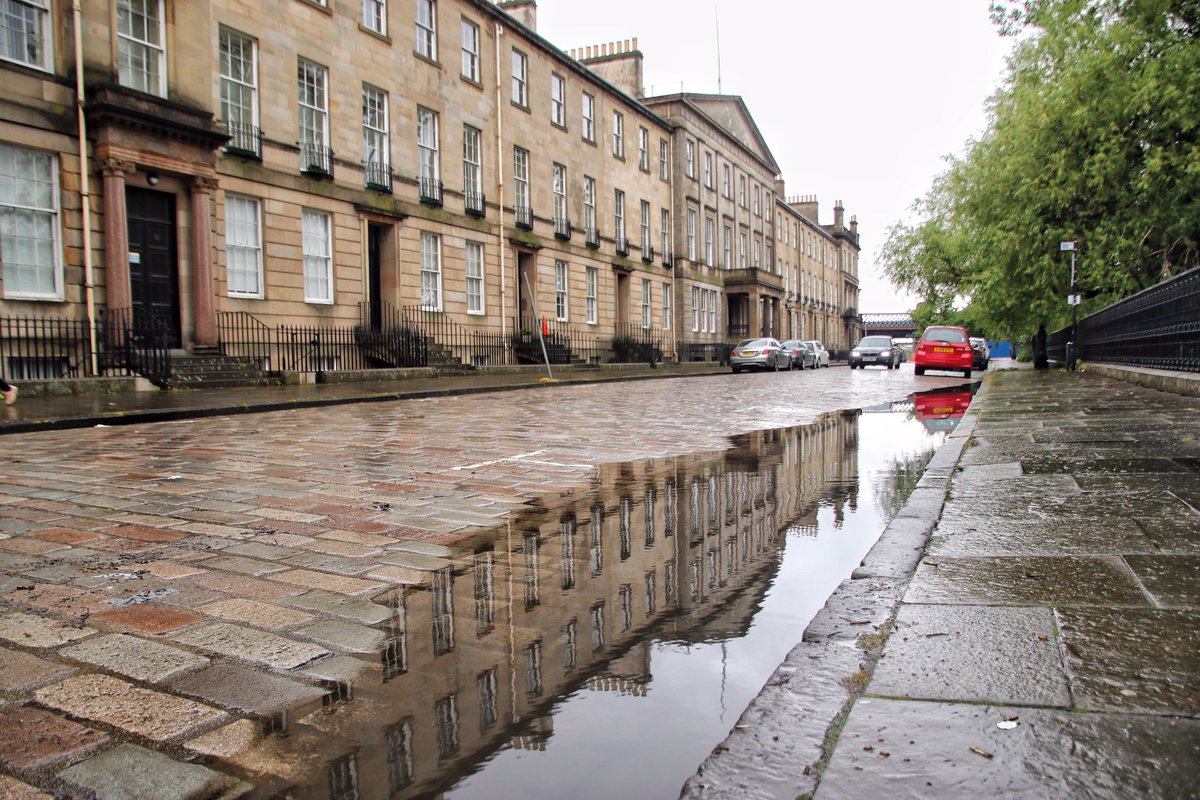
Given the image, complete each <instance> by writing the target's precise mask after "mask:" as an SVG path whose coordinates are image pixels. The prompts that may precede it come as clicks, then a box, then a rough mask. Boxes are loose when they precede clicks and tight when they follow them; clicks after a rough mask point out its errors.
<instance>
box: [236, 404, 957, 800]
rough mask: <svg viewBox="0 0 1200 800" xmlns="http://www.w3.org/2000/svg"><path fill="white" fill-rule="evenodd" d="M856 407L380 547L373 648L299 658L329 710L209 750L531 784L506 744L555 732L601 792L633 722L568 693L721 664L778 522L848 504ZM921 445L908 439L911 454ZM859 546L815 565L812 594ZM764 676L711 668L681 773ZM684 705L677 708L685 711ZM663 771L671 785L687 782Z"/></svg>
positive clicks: (364, 776)
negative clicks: (669, 666)
mask: <svg viewBox="0 0 1200 800" xmlns="http://www.w3.org/2000/svg"><path fill="white" fill-rule="evenodd" d="M891 416H893V417H896V416H898V415H895V414H893V415H891ZM862 419H863V417H861V416H860V414H859V412H844V413H837V414H829V415H824V416H822V417H821V418H819V419H818V420H817V421H816V422H815V423H814V424H812V425H806V426H802V427H797V428H791V429H782V430H770V431H761V432H756V433H753V434H748V435H745V436H742V437H738V438H737V439H736V440H735V442H734V444H733V447H731V448H730V449H729V450H727V451H724V452H717V453H702V454H696V455H691V456H685V457H675V458H664V459H648V460H645V461H641V462H634V463H623V464H612V465H606V466H604V467H601V468H599V469H598V470H597V473H596V475H595V478H594V480H593V482H592V484H591V485H590V486H589V487H586V488H584V489H581V490H578V491H573V492H564V493H562V494H560V495H555V496H553V497H542V498H539V499H538V501H536V502H535V503H531V504H530V505H529V506H528V507H527V509H525V510H524V511H522V512H521V513H520V514H518V515H517V516H515V517H514V518H513V519H511V520H510V521H509V522H508V523H507V524H505V525H504V526H503V527H501V528H499V529H497V530H493V531H488V532H486V533H483V534H480V535H478V536H475V537H473V538H472V539H471V540H469V541H467V542H464V543H463V546H462V547H461V548H456V549H454V550H451V549H448V548H444V547H437V546H422V545H420V544H414V545H412V546H411V547H410V548H408V549H405V550H403V551H395V553H396V555H397V558H396V559H394V562H395V563H397V564H398V565H400V569H402V570H404V574H405V576H406V577H405V580H407V581H408V583H407V584H406V585H403V586H400V587H398V588H396V589H394V590H392V591H390V592H388V593H387V594H386V595H385V596H382V597H377V598H375V602H377V603H383V604H384V605H385V606H386V607H387V608H388V609H389V614H388V619H387V621H385V622H384V623H383V624H382V625H380V626H379V627H380V628H382V629H383V631H384V632H385V634H386V636H387V638H386V641H385V643H384V645H383V647H382V650H381V651H380V652H379V653H378V654H376V655H375V656H373V657H372V656H365V655H359V656H350V655H341V656H335V657H333V658H330V659H325V660H324V661H323V662H317V663H314V664H311V665H309V666H308V667H307V669H302V670H300V673H301V674H302V675H303V676H304V677H307V678H308V679H310V680H319V681H321V682H322V683H323V684H324V685H325V686H327V687H328V688H329V691H330V694H329V696H328V698H327V701H328V702H327V703H326V705H325V707H323V708H321V709H317V710H312V709H296V710H293V712H292V715H291V718H290V719H286V718H285V719H284V720H283V721H281V720H280V718H276V719H274V720H273V721H271V722H270V723H269V724H264V725H262V726H261V727H260V728H259V729H258V730H257V731H256V732H255V733H253V734H250V733H248V732H247V731H248V728H245V727H244V728H243V730H242V732H241V737H240V738H239V739H238V741H237V742H236V744H231V745H230V746H228V747H227V748H225V749H224V750H223V751H221V752H214V753H213V755H217V756H220V757H221V760H223V761H224V762H225V764H226V766H227V767H231V768H233V769H235V770H237V771H240V772H243V773H244V774H245V776H246V777H247V778H249V779H251V780H252V781H253V782H254V783H255V784H256V785H257V786H258V791H257V793H256V794H257V796H260V797H274V796H281V797H282V796H286V797H289V798H291V797H294V798H326V797H328V798H331V800H349V799H350V798H374V797H381V798H416V797H423V796H428V795H436V794H439V793H446V792H449V795H450V796H456V797H457V796H459V793H460V792H462V794H463V796H470V795H472V793H473V794H474V796H480V797H507V796H518V795H521V796H530V793H529V792H527V791H526V790H525V789H524V788H522V787H520V786H517V785H514V784H513V783H512V781H511V780H510V778H509V777H506V776H509V775H511V774H512V773H513V771H514V770H516V771H518V772H519V771H520V770H522V769H523V768H524V767H523V766H522V765H520V764H517V763H516V762H518V761H520V760H521V756H520V754H521V753H523V752H529V751H533V752H534V753H537V754H538V756H544V755H545V754H544V753H541V751H544V750H545V749H547V747H548V743H550V742H551V741H553V742H554V743H555V744H556V745H557V744H558V741H559V739H562V740H563V747H564V749H566V750H568V751H573V750H574V749H578V750H579V752H580V753H582V754H583V756H581V757H584V758H588V759H590V760H591V761H592V763H590V764H586V765H585V764H580V763H576V764H574V765H573V766H572V767H570V768H569V769H572V770H575V771H577V772H578V776H577V779H578V780H580V781H590V782H591V783H597V782H599V783H600V785H592V786H591V787H590V788H589V789H587V790H580V791H572V792H571V795H572V796H576V797H583V796H589V793H591V795H592V796H611V792H606V791H604V787H603V782H604V780H605V775H606V773H612V772H620V771H622V770H623V769H625V767H624V766H623V765H622V764H621V763H615V762H614V761H612V760H611V759H610V758H609V755H610V754H609V753H607V752H606V751H605V746H604V744H603V741H604V740H605V738H606V737H608V738H610V739H611V738H613V737H615V738H618V739H619V738H622V737H623V736H625V734H624V733H623V731H627V730H628V727H629V726H630V725H639V723H628V722H618V723H615V725H614V723H613V722H612V719H611V718H609V717H608V716H607V713H601V714H599V715H595V716H593V715H591V712H589V711H588V710H587V709H585V708H584V709H581V708H577V706H580V705H581V703H580V701H582V700H586V699H587V698H589V697H592V698H595V697H598V696H604V697H607V698H610V699H613V698H629V697H635V698H640V699H642V700H645V699H646V695H647V694H648V691H649V689H650V687H651V685H652V683H653V682H655V681H658V680H659V676H657V675H655V671H656V664H655V663H652V661H654V660H655V659H660V660H662V661H664V662H666V661H668V660H670V659H673V658H675V655H676V654H677V653H681V652H684V651H689V650H692V649H699V648H702V647H705V646H713V647H717V646H719V647H721V648H722V650H721V653H722V661H721V665H722V669H723V670H724V668H725V659H724V655H725V652H724V649H723V648H724V647H725V645H724V643H725V642H726V641H728V640H731V639H736V638H737V637H740V636H743V635H744V634H745V633H746V631H747V630H748V629H749V628H750V627H751V626H752V625H753V624H754V619H755V615H756V613H757V612H758V611H759V609H760V608H761V607H762V606H763V603H764V598H765V597H766V596H767V594H768V592H770V591H772V590H773V587H774V585H775V582H776V579H777V576H778V574H779V572H780V567H781V563H782V557H783V552H784V546H785V542H786V541H787V539H788V537H789V536H790V537H805V538H815V537H817V536H818V531H819V529H820V528H821V527H822V526H821V523H820V521H819V519H818V517H819V516H820V515H824V516H825V517H831V519H829V520H827V522H828V523H831V524H826V525H825V526H824V527H827V528H831V529H832V530H833V531H836V530H837V529H838V528H839V527H840V526H841V524H842V522H843V521H844V520H845V518H846V514H847V513H853V512H854V510H855V508H856V504H857V503H858V502H859V497H858V495H859V490H860V479H859V469H860V462H859V447H858V444H859V443H858V437H859V430H860V420H862ZM927 438H928V437H927ZM936 444H937V442H934V441H932V440H931V439H930V440H929V441H928V442H926V443H924V444H923V445H922V446H921V449H922V451H923V453H924V458H925V459H927V458H928V456H929V455H930V454H932V451H933V449H934V448H935V447H936ZM885 460H886V459H885ZM902 460H903V459H899V460H897V459H893V461H892V462H891V463H892V464H894V465H899V466H903V469H900V470H893V471H892V473H891V474H893V475H899V476H901V477H900V478H899V479H895V478H890V479H889V480H888V481H881V482H877V483H876V484H874V485H873V486H872V487H871V494H870V495H868V496H869V497H870V496H873V497H874V498H875V501H876V505H878V504H879V502H880V500H883V501H885V502H886V503H887V505H888V506H890V507H891V509H892V510H894V509H895V508H898V507H899V506H900V505H902V503H903V498H902V497H899V498H898V497H896V496H895V495H901V494H902V495H903V496H905V497H906V496H907V492H908V491H911V488H912V484H913V483H915V480H916V479H917V478H918V477H919V475H920V469H919V468H917V469H913V468H912V465H911V463H908V462H905V463H904V464H901V461H902ZM910 461H911V459H910ZM922 464H923V462H922ZM889 481H890V485H889ZM897 501H898V502H897ZM883 522H884V523H886V520H883ZM869 527H871V528H872V529H873V534H872V535H873V536H877V535H878V532H879V530H881V529H882V527H883V525H882V524H879V519H877V518H876V517H872V518H871V519H870V520H869ZM822 535H824V534H822ZM833 535H836V533H835V534H833ZM864 541H866V545H865V546H869V543H870V541H873V538H872V539H871V540H870V541H867V540H865V539H864ZM860 547H861V545H860ZM859 557H861V553H859V554H858V555H854V556H853V559H854V560H853V563H851V564H849V566H848V567H847V568H846V569H845V573H844V574H841V575H833V576H830V577H831V580H832V584H831V586H830V587H829V588H821V589H820V590H819V591H820V592H823V594H822V595H821V597H820V598H818V601H817V602H818V607H819V603H820V602H823V598H824V597H825V596H827V595H828V592H829V591H830V589H831V588H832V586H836V583H837V582H839V581H840V580H841V578H843V577H845V576H846V575H847V574H848V573H849V571H850V569H851V568H852V567H853V566H854V564H856V563H857V559H858V558H859ZM814 610H815V609H814ZM809 613H811V612H809ZM805 624H807V619H787V620H785V621H784V623H782V624H779V625H778V626H777V627H778V628H779V630H778V631H777V632H775V633H772V634H770V635H772V636H773V637H774V638H776V639H781V637H780V636H779V635H778V634H782V640H781V641H779V642H776V643H775V645H774V646H775V647H776V648H782V649H781V650H780V652H779V653H775V652H772V653H771V654H770V655H769V657H768V658H769V660H771V663H770V664H767V665H765V666H764V667H763V669H765V670H766V674H769V673H770V670H771V668H773V667H774V665H775V664H777V663H778V662H779V660H780V659H781V658H782V655H783V654H786V652H787V650H788V649H790V646H791V645H792V644H794V643H795V642H796V641H798V640H799V638H800V634H801V632H802V630H803V627H804V625H805ZM297 677H300V676H299V675H298V676H297ZM763 678H765V675H764V676H762V677H758V678H756V679H754V680H756V681H757V682H756V683H753V685H752V686H751V687H749V689H747V691H746V692H743V694H747V695H748V696H747V697H745V698H742V699H739V701H738V703H739V704H738V705H737V707H736V708H731V709H725V708H724V701H725V699H726V698H725V691H724V688H725V685H726V680H727V676H726V675H724V674H722V675H721V687H722V692H721V698H720V701H721V703H722V708H721V709H720V717H721V719H720V722H721V724H722V725H723V726H724V728H723V730H721V731H716V732H714V733H713V735H716V738H715V739H714V740H711V741H707V742H705V741H701V742H700V743H699V745H698V746H699V748H700V749H699V751H698V752H699V756H698V757H696V756H695V755H694V754H690V753H689V754H685V755H682V756H681V758H684V759H685V760H686V763H685V764H684V766H685V767H686V769H687V772H686V773H684V775H683V777H686V775H687V774H690V772H691V771H692V770H694V768H695V766H696V765H697V764H698V763H699V761H700V760H701V759H702V758H703V756H704V755H705V754H706V753H707V752H708V750H709V749H711V747H712V746H713V745H715V744H716V743H717V742H719V741H720V739H721V738H723V737H724V732H725V731H727V730H728V728H729V727H730V725H731V724H732V721H733V720H734V719H736V717H737V715H739V714H740V713H741V708H743V707H744V705H745V702H747V701H748V699H749V697H752V696H753V694H754V693H755V692H756V691H757V688H758V687H760V686H761V683H762V680H763ZM701 682H702V681H701V680H699V679H697V685H698V684H699V683H701ZM690 684H691V681H690V680H687V679H685V680H684V681H683V685H682V687H681V688H680V689H677V690H673V689H672V688H670V687H669V686H663V688H662V695H663V696H664V697H671V696H675V695H678V696H679V697H680V700H679V701H678V702H679V704H680V705H687V704H689V703H690V702H692V700H690V699H689V698H687V696H686V695H687V692H688V688H687V687H688V686H689V685H690ZM658 691H659V689H658V685H657V684H655V692H656V693H657V692H658ZM715 702H716V701H715V700H712V701H707V700H706V701H702V703H701V704H712V703H715ZM655 713H656V714H658V715H659V716H666V717H669V716H671V715H672V714H674V713H675V711H674V710H673V709H667V710H665V711H662V710H659V711H656V712H655ZM688 713H689V712H688V711H686V710H683V709H680V710H679V715H680V719H681V720H683V721H684V724H685V725H686V720H687V715H688ZM730 716H731V717H732V719H730V718H729V717H730ZM568 717H569V718H570V719H571V720H573V722H572V723H571V725H572V728H573V730H572V731H571V732H570V733H566V732H565V731H563V732H561V733H556V730H555V723H556V722H559V723H560V724H562V720H564V719H566V718H568ZM241 725H243V726H249V723H248V722H243V723H241ZM230 727H231V729H232V728H233V727H234V726H230ZM612 727H615V729H609V730H605V729H606V728H612ZM564 734H566V735H564ZM684 735H685V736H686V735H687V734H684ZM705 735H708V734H705ZM580 736H584V737H585V739H584V740H580V739H579V738H578V737H580ZM587 737H592V738H587ZM572 739H575V740H576V741H575V742H574V744H570V743H568V742H569V741H570V740H572ZM658 744H663V745H665V744H666V743H665V742H659V743H658ZM663 749H664V752H665V751H669V750H670V747H666V746H664V748H663ZM502 755H503V756H504V759H501V758H500V756H502ZM652 760H653V759H652ZM481 770H482V771H481ZM493 770H494V771H495V773H496V774H495V775H494V776H493V775H492V772H493ZM635 771H636V768H635ZM587 775H590V776H592V777H591V778H590V779H588V778H585V776H587ZM468 776H470V777H468ZM464 778H467V779H466V780H465V781H464ZM567 780H568V781H569V780H571V778H570V776H567ZM671 782H673V786H674V792H675V793H677V792H678V787H679V785H680V784H681V783H682V779H677V778H675V777H670V778H669V779H668V783H669V784H670V783H671ZM456 784H457V786H456ZM567 785H570V784H569V783H568V784H567ZM558 791H559V790H557V789H547V791H546V792H544V793H539V792H533V793H532V794H533V795H538V794H544V796H561V795H560V794H557V792H558Z"/></svg>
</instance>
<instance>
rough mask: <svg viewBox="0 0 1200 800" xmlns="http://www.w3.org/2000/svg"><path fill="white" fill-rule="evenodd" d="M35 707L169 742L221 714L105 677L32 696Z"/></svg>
mask: <svg viewBox="0 0 1200 800" xmlns="http://www.w3.org/2000/svg"><path fill="white" fill-rule="evenodd" d="M34 697H35V698H36V699H37V701H38V702H39V703H41V704H42V705H44V706H47V707H49V708H53V709H57V710H59V711H61V712H63V713H64V714H70V715H71V716H72V717H78V718H82V719H90V720H95V721H96V722H102V723H104V724H106V725H111V726H113V727H114V728H119V729H121V730H123V731H127V732H129V733H136V734H138V735H140V736H145V737H146V738H147V739H154V740H156V741H169V740H171V739H175V738H178V737H181V736H184V735H186V734H188V733H191V732H193V731H195V730H196V729H198V728H201V727H205V726H208V725H211V724H212V723H214V722H217V721H219V720H220V719H221V718H222V717H224V716H225V713H224V712H223V711H219V710H218V709H215V708H212V707H211V706H206V705H202V704H200V703H196V702H193V701H192V700H187V699H184V698H182V697H176V696H174V695H170V694H165V693H163V692H156V691H152V690H150V689H143V688H141V687H139V686H134V685H133V684H131V683H127V682H125V681H123V680H120V679H118V678H114V677H111V676H109V675H98V674H92V675H79V676H77V677H73V678H67V679H66V680H65V681H61V682H59V683H55V684H51V685H49V686H45V687H42V688H41V689H38V690H37V691H36V692H34Z"/></svg>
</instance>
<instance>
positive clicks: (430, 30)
mask: <svg viewBox="0 0 1200 800" xmlns="http://www.w3.org/2000/svg"><path fill="white" fill-rule="evenodd" d="M416 4H417V13H416V38H417V53H418V54H419V55H422V56H424V57H425V58H428V59H429V60H430V61H437V58H438V41H437V0H416Z"/></svg>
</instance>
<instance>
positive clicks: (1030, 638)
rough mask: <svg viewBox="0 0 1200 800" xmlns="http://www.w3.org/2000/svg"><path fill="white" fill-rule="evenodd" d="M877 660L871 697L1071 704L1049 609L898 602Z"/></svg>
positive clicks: (1050, 704)
mask: <svg viewBox="0 0 1200 800" xmlns="http://www.w3.org/2000/svg"><path fill="white" fill-rule="evenodd" d="M884 656H885V657H884V658H883V659H881V660H880V661H879V664H878V666H877V667H876V668H875V673H874V676H873V678H872V680H871V685H870V690H869V691H870V693H871V694H872V695H881V696H886V697H904V698H909V699H920V700H947V701H956V702H989V703H1000V704H1017V705H1031V706H1059V707H1062V708H1070V706H1071V693H1070V691H1068V688H1067V675H1066V673H1065V672H1064V671H1063V667H1062V658H1061V657H1060V655H1059V651H1058V641H1057V638H1056V636H1055V620H1054V614H1053V612H1052V611H1051V610H1050V609H1046V608H1007V607H991V606H958V605H913V604H906V605H903V606H901V608H900V610H899V612H898V613H897V615H896V619H895V622H894V628H893V630H892V632H891V634H890V635H889V637H888V641H887V645H886V646H885V648H884Z"/></svg>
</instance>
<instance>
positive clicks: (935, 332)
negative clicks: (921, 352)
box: [921, 328, 967, 344]
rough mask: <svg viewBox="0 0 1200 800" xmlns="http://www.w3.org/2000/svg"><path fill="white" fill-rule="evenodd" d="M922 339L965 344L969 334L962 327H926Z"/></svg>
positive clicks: (924, 340)
mask: <svg viewBox="0 0 1200 800" xmlns="http://www.w3.org/2000/svg"><path fill="white" fill-rule="evenodd" d="M921 341H923V342H952V343H955V344H965V343H966V341H967V335H966V334H965V333H963V331H962V329H961V328H926V329H925V333H923V334H922V335H921Z"/></svg>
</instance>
